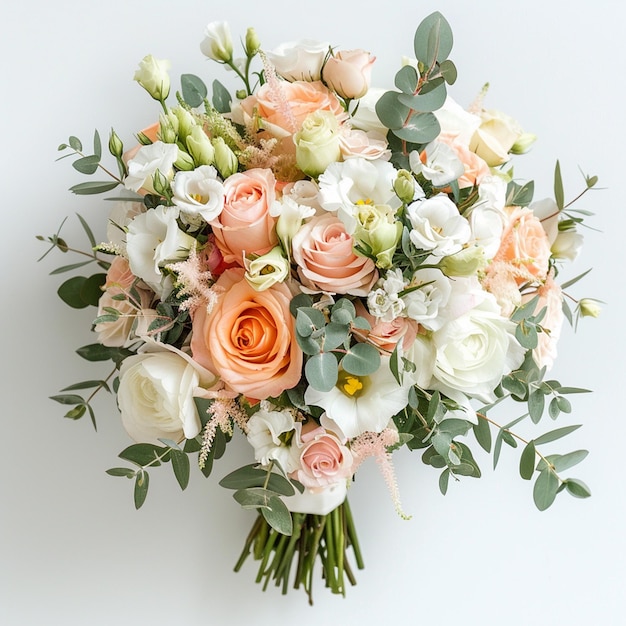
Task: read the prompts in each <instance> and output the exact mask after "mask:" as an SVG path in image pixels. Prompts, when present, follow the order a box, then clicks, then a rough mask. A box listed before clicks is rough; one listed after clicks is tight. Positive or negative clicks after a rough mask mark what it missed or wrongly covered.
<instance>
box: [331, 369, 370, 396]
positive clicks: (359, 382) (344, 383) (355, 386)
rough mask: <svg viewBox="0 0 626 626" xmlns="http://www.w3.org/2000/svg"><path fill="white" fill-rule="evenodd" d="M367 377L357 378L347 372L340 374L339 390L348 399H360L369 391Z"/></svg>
mask: <svg viewBox="0 0 626 626" xmlns="http://www.w3.org/2000/svg"><path fill="white" fill-rule="evenodd" d="M367 386H368V385H367V377H366V376H355V375H354V374H349V373H348V372H345V371H340V372H339V377H338V380H337V388H338V389H339V391H341V393H343V394H344V395H346V396H348V398H358V397H360V396H361V395H363V393H365V391H366V390H367Z"/></svg>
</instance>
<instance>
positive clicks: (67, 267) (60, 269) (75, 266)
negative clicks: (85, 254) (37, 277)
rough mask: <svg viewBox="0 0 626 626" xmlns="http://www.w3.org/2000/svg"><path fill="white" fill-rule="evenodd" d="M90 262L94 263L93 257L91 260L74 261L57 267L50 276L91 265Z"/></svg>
mask: <svg viewBox="0 0 626 626" xmlns="http://www.w3.org/2000/svg"><path fill="white" fill-rule="evenodd" d="M90 263H93V259H91V260H89V261H80V262H78V263H72V264H71V265H64V266H63V267H57V269H55V270H52V271H51V272H50V276H54V275H56V274H64V273H65V272H71V271H73V270H77V269H79V268H81V267H84V266H85V265H89V264H90Z"/></svg>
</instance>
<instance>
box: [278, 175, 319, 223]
mask: <svg viewBox="0 0 626 626" xmlns="http://www.w3.org/2000/svg"><path fill="white" fill-rule="evenodd" d="M285 198H289V199H290V200H293V201H294V202H295V203H296V204H301V205H303V206H305V207H310V208H311V209H313V213H311V215H310V216H312V215H315V213H316V212H317V211H320V212H321V211H322V207H321V206H320V203H319V187H318V186H317V183H315V182H314V181H312V180H297V181H296V182H295V183H287V184H286V185H285V187H284V189H283V196H282V199H283V201H284V200H285ZM310 216H309V215H305V216H303V218H302V219H306V218H307V217H310Z"/></svg>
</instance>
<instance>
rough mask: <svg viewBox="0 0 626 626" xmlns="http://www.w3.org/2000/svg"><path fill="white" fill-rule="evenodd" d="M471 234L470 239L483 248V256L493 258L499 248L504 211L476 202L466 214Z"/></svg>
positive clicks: (505, 219)
mask: <svg viewBox="0 0 626 626" xmlns="http://www.w3.org/2000/svg"><path fill="white" fill-rule="evenodd" d="M467 219H468V220H469V224H470V228H471V231H472V236H471V239H470V241H471V242H472V243H474V244H475V245H477V246H480V247H481V248H482V249H483V252H484V254H485V258H487V259H493V257H494V256H495V255H496V253H497V252H498V250H499V248H500V243H501V242H502V233H503V231H504V226H505V224H506V222H507V217H506V215H505V214H504V211H502V210H500V209H496V208H494V207H492V206H489V205H483V204H476V205H475V206H474V207H473V208H472V209H471V210H470V211H469V213H468V214H467Z"/></svg>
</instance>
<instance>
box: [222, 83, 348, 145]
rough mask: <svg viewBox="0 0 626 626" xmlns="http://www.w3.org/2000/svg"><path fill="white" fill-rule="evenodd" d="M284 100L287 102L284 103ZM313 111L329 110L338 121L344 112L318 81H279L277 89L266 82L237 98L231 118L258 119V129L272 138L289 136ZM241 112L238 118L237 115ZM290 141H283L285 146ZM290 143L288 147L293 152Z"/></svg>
mask: <svg viewBox="0 0 626 626" xmlns="http://www.w3.org/2000/svg"><path fill="white" fill-rule="evenodd" d="M285 103H287V104H285ZM315 111H330V112H331V113H334V114H335V116H336V117H337V118H338V120H339V121H340V122H341V121H343V120H345V119H346V117H347V115H346V113H345V111H344V109H343V107H342V106H341V103H340V102H339V100H338V98H337V96H336V95H335V94H334V93H332V91H330V90H329V89H328V87H326V86H325V85H324V84H323V83H322V82H321V81H313V82H306V81H299V80H297V81H294V82H293V83H288V82H280V91H278V90H277V89H276V88H275V87H274V88H273V87H272V85H271V84H270V83H269V82H268V83H265V85H263V86H262V87H261V88H260V89H259V90H258V91H257V93H256V94H255V95H253V96H248V97H247V98H246V99H245V100H242V101H241V110H240V111H239V112H238V111H235V112H234V114H235V121H241V122H242V123H244V124H249V123H251V122H253V121H254V119H255V118H257V117H258V118H260V119H261V120H262V124H261V126H260V127H259V129H258V130H259V131H265V133H267V134H269V135H270V136H272V137H276V138H277V139H283V138H287V137H289V138H290V137H291V136H292V135H293V134H294V133H296V132H297V131H299V130H300V128H301V127H302V122H304V120H305V119H306V118H307V116H308V115H309V114H310V113H313V112H315ZM239 113H241V117H242V119H241V120H238V119H237V117H238V114H239ZM289 143H291V142H287V143H286V144H285V146H288V144H289ZM293 149H294V148H293V146H291V150H292V151H293Z"/></svg>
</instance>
